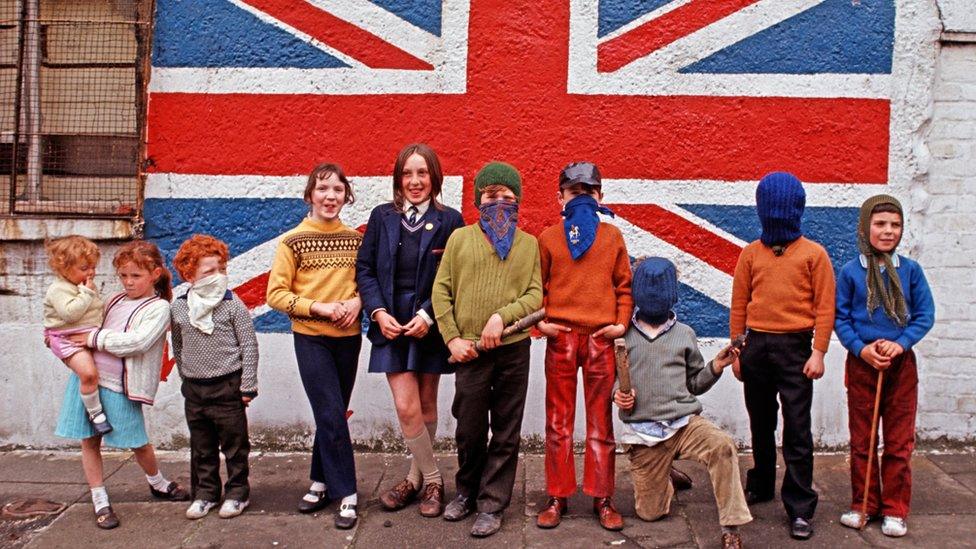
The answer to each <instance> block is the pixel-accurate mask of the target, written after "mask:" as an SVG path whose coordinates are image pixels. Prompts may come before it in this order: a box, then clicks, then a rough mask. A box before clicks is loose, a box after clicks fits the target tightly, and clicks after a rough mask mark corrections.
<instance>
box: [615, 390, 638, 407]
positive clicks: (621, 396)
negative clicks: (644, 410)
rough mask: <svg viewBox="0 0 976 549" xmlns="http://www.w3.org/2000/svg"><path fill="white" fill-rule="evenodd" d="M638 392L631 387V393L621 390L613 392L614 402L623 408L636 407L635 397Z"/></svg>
mask: <svg viewBox="0 0 976 549" xmlns="http://www.w3.org/2000/svg"><path fill="white" fill-rule="evenodd" d="M636 396H637V393H636V392H635V391H634V390H633V389H631V390H630V392H629V393H621V392H620V391H619V390H617V391H614V392H613V402H614V404H616V405H617V408H620V409H621V410H630V409H631V408H633V407H634V398H635V397H636Z"/></svg>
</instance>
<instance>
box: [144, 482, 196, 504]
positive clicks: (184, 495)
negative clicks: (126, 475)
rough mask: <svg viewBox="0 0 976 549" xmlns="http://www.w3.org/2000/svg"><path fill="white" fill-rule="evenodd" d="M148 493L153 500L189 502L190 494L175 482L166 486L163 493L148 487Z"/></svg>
mask: <svg viewBox="0 0 976 549" xmlns="http://www.w3.org/2000/svg"><path fill="white" fill-rule="evenodd" d="M149 492H150V493H151V494H152V495H153V497H154V498H158V499H166V500H169V501H190V493H189V492H187V491H186V489H185V488H183V487H182V486H180V485H179V484H177V483H175V482H170V483H169V485H168V486H166V491H165V492H163V491H161V490H157V489H155V488H153V487H152V485H150V486H149Z"/></svg>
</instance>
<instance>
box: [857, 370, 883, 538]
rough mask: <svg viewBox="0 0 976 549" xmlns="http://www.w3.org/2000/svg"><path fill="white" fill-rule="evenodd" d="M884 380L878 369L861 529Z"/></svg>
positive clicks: (874, 451)
mask: <svg viewBox="0 0 976 549" xmlns="http://www.w3.org/2000/svg"><path fill="white" fill-rule="evenodd" d="M883 381H884V370H878V388H877V389H875V392H874V416H873V417H872V418H871V437H870V438H871V439H870V441H869V443H868V466H867V471H866V472H865V473H864V498H863V500H862V501H861V530H863V529H864V527H865V526H867V524H868V494H869V493H870V492H871V462H872V461H874V454H875V453H876V452H877V450H878V443H877V441H876V440H875V437H876V436H878V415H879V412H880V411H881V384H882V382H883Z"/></svg>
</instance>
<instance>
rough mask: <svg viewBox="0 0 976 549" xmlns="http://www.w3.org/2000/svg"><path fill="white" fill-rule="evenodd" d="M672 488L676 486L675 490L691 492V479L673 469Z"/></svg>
mask: <svg viewBox="0 0 976 549" xmlns="http://www.w3.org/2000/svg"><path fill="white" fill-rule="evenodd" d="M670 476H671V486H674V489H675V490H689V489H691V477H689V476H688V475H686V474H685V473H683V472H681V471H679V470H677V469H675V468H674V467H672V468H671V473H670Z"/></svg>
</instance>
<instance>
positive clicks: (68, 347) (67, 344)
mask: <svg viewBox="0 0 976 549" xmlns="http://www.w3.org/2000/svg"><path fill="white" fill-rule="evenodd" d="M96 328H98V326H86V327H83V328H70V329H68V330H63V329H60V328H44V337H46V338H47V342H48V345H49V346H50V347H51V352H52V353H54V356H56V357H58V358H60V359H61V360H67V359H68V358H69V357H70V356H71V355H73V354H75V353H77V352H79V351H84V350H85V346H84V345H78V344H77V343H75V342H73V341H71V340H70V339H68V338H67V337H66V336H69V335H71V334H78V333H82V332H88V331H91V330H94V329H96Z"/></svg>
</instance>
